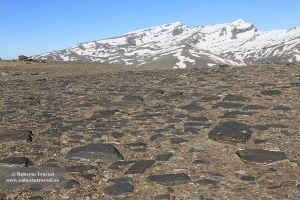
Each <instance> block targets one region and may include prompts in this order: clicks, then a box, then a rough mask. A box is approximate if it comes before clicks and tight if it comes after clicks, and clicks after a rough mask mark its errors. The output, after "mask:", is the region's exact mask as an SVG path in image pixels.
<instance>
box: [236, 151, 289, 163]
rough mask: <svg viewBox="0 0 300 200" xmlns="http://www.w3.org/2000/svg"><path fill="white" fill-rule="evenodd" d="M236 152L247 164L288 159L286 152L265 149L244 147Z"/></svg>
mask: <svg viewBox="0 0 300 200" xmlns="http://www.w3.org/2000/svg"><path fill="white" fill-rule="evenodd" d="M236 153H237V155H238V156H239V157H240V158H241V159H242V161H243V162H244V163H246V164H269V163H272V162H277V161H282V160H286V159H287V157H286V155H285V153H284V152H280V151H268V150H264V149H244V150H238V151H237V152H236Z"/></svg>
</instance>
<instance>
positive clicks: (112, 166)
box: [109, 160, 136, 169]
mask: <svg viewBox="0 0 300 200" xmlns="http://www.w3.org/2000/svg"><path fill="white" fill-rule="evenodd" d="M135 162H136V161H133V160H132V161H131V160H129V161H116V162H113V163H112V164H111V165H110V166H109V168H110V169H120V168H119V167H120V166H125V165H129V164H132V163H135Z"/></svg>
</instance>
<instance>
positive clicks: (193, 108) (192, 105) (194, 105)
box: [179, 103, 205, 111]
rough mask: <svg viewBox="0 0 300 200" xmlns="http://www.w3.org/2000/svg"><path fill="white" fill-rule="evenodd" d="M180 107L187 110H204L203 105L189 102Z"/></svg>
mask: <svg viewBox="0 0 300 200" xmlns="http://www.w3.org/2000/svg"><path fill="white" fill-rule="evenodd" d="M179 108H180V109H184V110H189V111H201V110H205V109H204V108H203V107H201V106H198V105H197V104H194V103H191V104H188V105H185V106H181V107H179Z"/></svg>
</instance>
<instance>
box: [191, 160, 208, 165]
mask: <svg viewBox="0 0 300 200" xmlns="http://www.w3.org/2000/svg"><path fill="white" fill-rule="evenodd" d="M205 163H207V162H206V161H205V160H194V161H193V162H192V165H198V164H205Z"/></svg>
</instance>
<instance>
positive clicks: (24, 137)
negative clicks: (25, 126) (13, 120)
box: [0, 130, 32, 143]
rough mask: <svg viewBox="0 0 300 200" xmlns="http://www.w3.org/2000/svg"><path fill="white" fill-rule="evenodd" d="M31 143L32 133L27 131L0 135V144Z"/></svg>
mask: <svg viewBox="0 0 300 200" xmlns="http://www.w3.org/2000/svg"><path fill="white" fill-rule="evenodd" d="M17 141H20V142H32V132H31V131H29V130H18V131H12V132H10V133H9V134H0V142H5V143H11V142H17Z"/></svg>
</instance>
